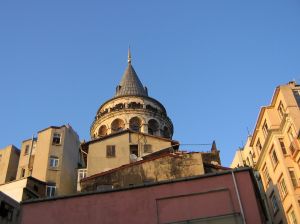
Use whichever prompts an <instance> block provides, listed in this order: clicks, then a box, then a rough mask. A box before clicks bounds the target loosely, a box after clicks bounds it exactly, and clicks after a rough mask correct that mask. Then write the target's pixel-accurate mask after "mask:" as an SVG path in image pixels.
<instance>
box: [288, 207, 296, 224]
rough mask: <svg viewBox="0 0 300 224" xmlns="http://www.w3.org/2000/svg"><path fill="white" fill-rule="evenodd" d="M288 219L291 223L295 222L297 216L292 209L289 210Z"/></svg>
mask: <svg viewBox="0 0 300 224" xmlns="http://www.w3.org/2000/svg"><path fill="white" fill-rule="evenodd" d="M289 220H290V223H291V224H297V218H296V215H295V212H294V210H293V209H291V211H290V212H289Z"/></svg>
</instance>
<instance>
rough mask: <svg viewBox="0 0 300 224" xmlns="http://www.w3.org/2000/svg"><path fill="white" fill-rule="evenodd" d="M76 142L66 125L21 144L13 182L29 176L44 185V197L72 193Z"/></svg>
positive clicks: (70, 128)
mask: <svg viewBox="0 0 300 224" xmlns="http://www.w3.org/2000/svg"><path fill="white" fill-rule="evenodd" d="M79 148H80V142H79V137H78V135H77V133H76V132H75V131H74V130H73V129H72V127H71V126H70V125H63V126H60V127H56V126H51V127H48V128H46V129H44V130H41V131H39V132H38V136H37V138H32V139H29V140H25V141H23V142H22V147H21V153H20V160H19V166H18V173H17V179H22V178H26V177H28V176H32V177H34V178H36V179H38V180H40V181H43V182H46V183H47V186H46V194H47V196H48V197H50V196H54V195H67V194H72V193H75V192H76V188H77V187H76V180H77V167H78V162H79Z"/></svg>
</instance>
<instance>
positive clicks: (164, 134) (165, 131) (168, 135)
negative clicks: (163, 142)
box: [163, 126, 170, 138]
mask: <svg viewBox="0 0 300 224" xmlns="http://www.w3.org/2000/svg"><path fill="white" fill-rule="evenodd" d="M163 136H164V137H165V138H170V130H169V128H168V127H166V126H165V127H164V130H163Z"/></svg>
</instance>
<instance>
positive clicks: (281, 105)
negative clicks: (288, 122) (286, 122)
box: [277, 101, 285, 118]
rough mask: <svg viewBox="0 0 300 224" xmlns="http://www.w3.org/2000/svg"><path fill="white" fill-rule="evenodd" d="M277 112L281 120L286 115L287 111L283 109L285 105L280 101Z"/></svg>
mask: <svg viewBox="0 0 300 224" xmlns="http://www.w3.org/2000/svg"><path fill="white" fill-rule="evenodd" d="M277 110H278V113H279V116H280V117H281V118H283V116H284V114H285V110H284V107H283V104H282V102H281V101H280V103H279V105H278V108H277Z"/></svg>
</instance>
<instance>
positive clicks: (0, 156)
mask: <svg viewBox="0 0 300 224" xmlns="http://www.w3.org/2000/svg"><path fill="white" fill-rule="evenodd" d="M1 160H2V154H0V162H1Z"/></svg>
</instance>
